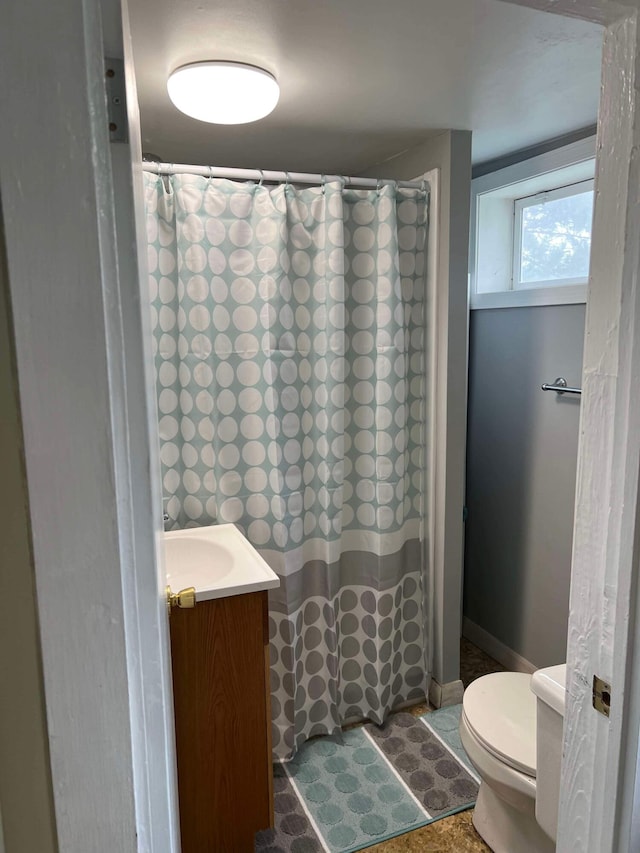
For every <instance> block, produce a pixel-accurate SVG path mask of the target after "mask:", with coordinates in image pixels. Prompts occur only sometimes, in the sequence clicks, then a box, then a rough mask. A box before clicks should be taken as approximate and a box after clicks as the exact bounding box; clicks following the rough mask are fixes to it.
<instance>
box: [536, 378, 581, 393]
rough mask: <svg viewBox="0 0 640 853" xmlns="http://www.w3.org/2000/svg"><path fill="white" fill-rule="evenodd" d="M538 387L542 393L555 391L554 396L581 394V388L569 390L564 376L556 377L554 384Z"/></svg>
mask: <svg viewBox="0 0 640 853" xmlns="http://www.w3.org/2000/svg"><path fill="white" fill-rule="evenodd" d="M540 387H541V388H542V390H543V391H555V392H556V394H582V388H569V386H568V385H567V380H566V379H565V378H564V376H558V378H557V379H556V380H555V382H553V383H549V382H545V383H544V385H541V386H540Z"/></svg>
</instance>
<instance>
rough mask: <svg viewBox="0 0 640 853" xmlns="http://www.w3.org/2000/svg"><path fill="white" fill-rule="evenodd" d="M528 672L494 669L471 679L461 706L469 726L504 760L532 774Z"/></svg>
mask: <svg viewBox="0 0 640 853" xmlns="http://www.w3.org/2000/svg"><path fill="white" fill-rule="evenodd" d="M530 682H531V676H530V675H525V674H524V673H521V672H494V673H492V674H491V675H485V676H483V677H482V678H478V679H477V680H476V681H473V682H472V683H471V684H470V685H469V686H468V687H467V689H466V690H465V692H464V697H463V699H462V706H463V709H464V714H465V717H466V718H467V723H468V724H469V728H470V729H471V730H472V731H473V733H474V734H475V736H476V737H477V738H478V740H479V741H480V742H481V743H482V745H483V746H484V747H485V748H486V749H487V750H488V751H489V752H491V753H493V755H495V756H496V757H497V758H499V759H500V760H501V761H504V763H505V764H508V765H510V766H511V767H513V768H515V769H516V770H519V771H520V772H521V773H526V774H527V776H534V777H535V775H536V697H535V696H534V694H533V693H532V692H531V690H530V688H529V684H530Z"/></svg>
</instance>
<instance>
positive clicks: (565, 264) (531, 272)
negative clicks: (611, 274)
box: [517, 189, 593, 285]
mask: <svg viewBox="0 0 640 853" xmlns="http://www.w3.org/2000/svg"><path fill="white" fill-rule="evenodd" d="M592 214H593V190H592V189H590V190H587V191H583V192H578V193H572V194H571V195H564V196H561V197H559V198H552V199H549V200H544V201H541V202H537V203H532V204H526V203H525V204H523V206H522V215H521V220H520V232H521V233H520V240H521V242H520V269H519V275H518V276H517V280H518V283H520V284H521V285H527V284H528V285H531V284H534V283H536V282H548V281H554V282H556V283H558V284H561V283H562V282H563V281H566V282H576V281H581V280H582V281H584V280H586V279H587V278H588V276H589V251H590V249H591V218H592Z"/></svg>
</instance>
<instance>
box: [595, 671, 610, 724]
mask: <svg viewBox="0 0 640 853" xmlns="http://www.w3.org/2000/svg"><path fill="white" fill-rule="evenodd" d="M593 707H594V708H595V709H596V711H598V713H600V714H603V715H604V716H605V717H608V716H609V713H610V711H611V685H610V684H607V682H606V681H603V680H602V678H598V676H597V675H594V676H593Z"/></svg>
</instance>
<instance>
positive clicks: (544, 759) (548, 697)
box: [531, 663, 567, 841]
mask: <svg viewBox="0 0 640 853" xmlns="http://www.w3.org/2000/svg"><path fill="white" fill-rule="evenodd" d="M566 671H567V666H566V664H564V663H563V664H560V665H558V666H549V667H547V668H546V669H539V670H537V671H536V672H534V674H533V675H532V677H531V689H532V690H533V692H534V693H535V695H536V697H537V702H536V732H537V737H536V761H537V769H536V820H537V821H538V823H539V824H540V826H541V827H542V829H543V830H544V832H545V833H546V834H547V835H548V836H549V837H550V838H552V839H553V840H554V841H555V840H556V835H557V832H558V803H559V800H560V765H561V762H562V723H563V720H564V709H565V696H566V689H565V684H566Z"/></svg>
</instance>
